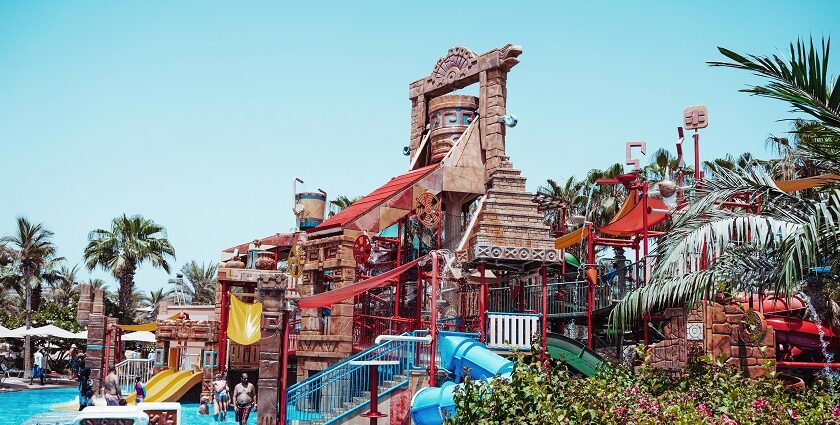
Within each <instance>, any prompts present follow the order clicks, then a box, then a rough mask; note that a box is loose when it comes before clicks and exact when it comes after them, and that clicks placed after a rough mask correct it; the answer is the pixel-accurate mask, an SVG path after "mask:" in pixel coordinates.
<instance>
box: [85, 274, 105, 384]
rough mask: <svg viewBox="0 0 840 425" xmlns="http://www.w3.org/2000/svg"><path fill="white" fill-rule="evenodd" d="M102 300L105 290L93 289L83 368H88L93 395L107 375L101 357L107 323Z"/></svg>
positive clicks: (103, 360)
mask: <svg viewBox="0 0 840 425" xmlns="http://www.w3.org/2000/svg"><path fill="white" fill-rule="evenodd" d="M104 299H105V290H103V289H93V302H92V303H91V310H90V313H89V315H88V321H87V330H88V342H87V350H85V367H88V368H90V379H91V381H92V382H93V392H94V394H98V393H99V388H100V387H101V386H102V379H103V378H104V377H105V375H106V374H107V372H106V371H105V370H103V369H104V368H105V359H103V356H104V354H105V353H104V349H105V344H106V338H105V327H106V323H107V317H106V316H105V303H104Z"/></svg>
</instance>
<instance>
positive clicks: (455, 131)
mask: <svg viewBox="0 0 840 425" xmlns="http://www.w3.org/2000/svg"><path fill="white" fill-rule="evenodd" d="M477 109H478V98H477V97H475V96H467V95H463V94H447V95H443V96H438V97H436V98H434V99H432V100H431V101H430V102H429V123H430V127H431V133H429V142H430V143H431V149H432V162H439V161H440V160H442V159H443V157H445V156H446V154H447V153H448V152H449V150H450V149H452V146H453V145H454V144H455V142H457V141H458V138H459V137H461V135H462V134H464V132H465V131H466V130H467V127H468V126H469V125H470V123H471V122H472V120H473V118H475V111H476V110H477Z"/></svg>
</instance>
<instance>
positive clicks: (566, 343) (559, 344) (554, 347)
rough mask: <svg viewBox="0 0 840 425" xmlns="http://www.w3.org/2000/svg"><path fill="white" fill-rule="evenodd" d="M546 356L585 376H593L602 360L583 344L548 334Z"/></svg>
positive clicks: (561, 336)
mask: <svg viewBox="0 0 840 425" xmlns="http://www.w3.org/2000/svg"><path fill="white" fill-rule="evenodd" d="M547 348H548V355H550V356H551V357H552V358H555V359H557V360H560V361H562V362H565V363H566V364H567V365H569V367H570V368H572V369H574V370H576V371H578V372H580V373H582V374H584V375H586V376H590V375H594V374H595V371H596V370H597V369H598V365H599V364H601V362H603V361H604V360H603V359H602V358H601V356H599V355H598V353H596V352H594V351H592V350H590V349H588V348H586V346H584V345H583V344H581V343H579V342H577V341H575V340H573V339H571V338H566V337H565V336H563V335H559V334H552V333H550V334H548V347H547Z"/></svg>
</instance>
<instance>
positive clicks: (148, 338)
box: [122, 331, 157, 342]
mask: <svg viewBox="0 0 840 425" xmlns="http://www.w3.org/2000/svg"><path fill="white" fill-rule="evenodd" d="M122 340H123V341H135V342H155V341H157V339H156V338H155V334H153V333H151V332H147V331H138V332H129V333H127V334H125V335H123V336H122Z"/></svg>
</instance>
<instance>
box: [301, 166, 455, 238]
mask: <svg viewBox="0 0 840 425" xmlns="http://www.w3.org/2000/svg"><path fill="white" fill-rule="evenodd" d="M439 166H440V164H439V163H438V164H432V165H428V166H426V167H422V168H418V169H416V170H411V171H409V172H407V173H405V174H402V175H399V176H397V177H394V178H392V179H391V180H390V181H388V183H385V184H384V185H383V186H382V187H380V188H378V189H376V190H374V191H373V192H371V193H369V194H368V195H367V196H365V197H363V198H361V199H359V200H358V201H356V202H353V204H352V205H350V206H349V207H347V208H345V209H343V210H341V211H339V212H338V214H336V215H334V216H332V217H330V218H328V219H326V220H325V221H324V222H323V223H321V224H319V225H318V226H316V227H313V228H311V229H307V230H306V232H307V233H315V232H318V231H321V230H326V229H331V228H335V227H341V228H343V227H344V226H346V225H347V224H349V223H350V222H352V221H353V220H355V219H357V218H359V217H361V216H362V215H363V214H365V213H366V212H368V211H370V210H371V209H373V208H375V207H377V206H379V205H380V204H382V203H383V202H385V201H387V200H388V199H389V198H391V197H392V196H393V195H395V194H397V193H398V192H400V191H401V190H403V189H405V188H407V187H409V186H411V185H412V184H414V182H416V181H418V180H420V179H421V178H423V177H425V176H426V175H427V174H429V173H431V172H432V171H434V170H435V169H437V168H438V167H439ZM408 208H409V209H411V207H410V206H409V207H408ZM377 233H378V230H377Z"/></svg>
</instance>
